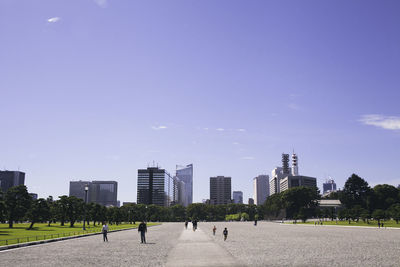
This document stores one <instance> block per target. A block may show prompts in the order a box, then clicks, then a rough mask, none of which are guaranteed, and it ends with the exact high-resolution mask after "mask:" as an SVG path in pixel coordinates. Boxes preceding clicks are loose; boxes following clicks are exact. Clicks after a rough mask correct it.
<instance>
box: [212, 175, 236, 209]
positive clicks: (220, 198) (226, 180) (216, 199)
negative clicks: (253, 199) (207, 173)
mask: <svg viewBox="0 0 400 267" xmlns="http://www.w3.org/2000/svg"><path fill="white" fill-rule="evenodd" d="M231 196H232V183H231V177H225V176H217V177H210V204H212V205H221V204H229V203H232V198H231Z"/></svg>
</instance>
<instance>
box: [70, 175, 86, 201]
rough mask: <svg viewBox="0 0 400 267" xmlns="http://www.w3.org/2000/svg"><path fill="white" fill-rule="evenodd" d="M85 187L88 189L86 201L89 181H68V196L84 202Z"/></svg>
mask: <svg viewBox="0 0 400 267" xmlns="http://www.w3.org/2000/svg"><path fill="white" fill-rule="evenodd" d="M85 186H88V187H89V190H88V192H87V200H88V201H89V199H90V181H81V180H79V181H70V182H69V196H70V197H71V196H74V197H77V198H80V199H82V200H83V201H85Z"/></svg>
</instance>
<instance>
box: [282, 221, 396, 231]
mask: <svg viewBox="0 0 400 267" xmlns="http://www.w3.org/2000/svg"><path fill="white" fill-rule="evenodd" d="M281 225H293V226H308V227H341V228H363V229H379V230H380V229H382V230H400V228H399V227H386V226H385V227H383V228H382V227H381V228H379V227H377V226H358V225H332V224H326V225H324V224H323V225H313V224H305V223H298V224H293V223H281Z"/></svg>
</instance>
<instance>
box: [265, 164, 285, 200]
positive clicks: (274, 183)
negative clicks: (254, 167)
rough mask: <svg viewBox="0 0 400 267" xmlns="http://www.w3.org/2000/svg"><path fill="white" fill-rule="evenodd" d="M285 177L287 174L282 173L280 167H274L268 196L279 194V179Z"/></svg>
mask: <svg viewBox="0 0 400 267" xmlns="http://www.w3.org/2000/svg"><path fill="white" fill-rule="evenodd" d="M285 176H287V174H284V173H283V168H282V167H276V168H275V169H273V170H272V172H271V179H270V180H269V188H270V189H269V193H270V195H273V194H277V193H279V192H281V190H280V187H279V185H280V183H281V179H283V178H284V177H285Z"/></svg>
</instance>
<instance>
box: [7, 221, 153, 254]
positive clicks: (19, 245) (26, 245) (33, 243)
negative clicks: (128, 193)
mask: <svg viewBox="0 0 400 267" xmlns="http://www.w3.org/2000/svg"><path fill="white" fill-rule="evenodd" d="M152 226H155V225H150V226H148V227H152ZM135 229H137V227H136V228H128V229H118V230H112V231H109V233H114V232H120V231H127V230H135ZM101 234H102V233H101V232H98V233H90V234H84V235H75V236H66V237H60V238H54V239H46V240H39V241H33V242H25V243H18V244H13V245H6V246H0V251H3V250H9V249H14V248H22V247H28V246H34V245H39V244H45V243H51V242H57V241H63V240H68V239H75V238H81V237H87V236H93V235H101Z"/></svg>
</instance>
